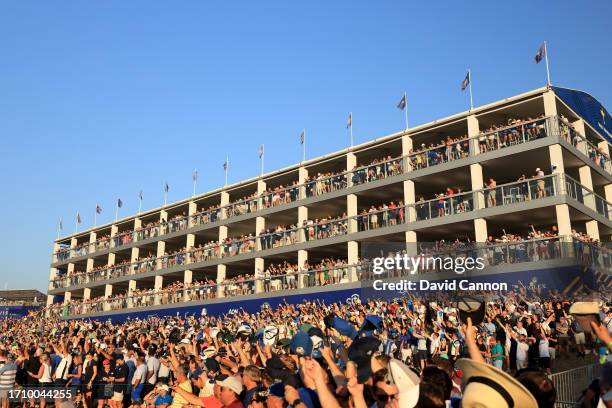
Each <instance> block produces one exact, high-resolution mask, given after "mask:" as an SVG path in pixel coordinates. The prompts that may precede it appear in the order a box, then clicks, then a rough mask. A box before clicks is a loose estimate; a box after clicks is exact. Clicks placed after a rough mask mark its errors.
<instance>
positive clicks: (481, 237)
mask: <svg viewBox="0 0 612 408" xmlns="http://www.w3.org/2000/svg"><path fill="white" fill-rule="evenodd" d="M488 235H489V233H488V231H487V220H486V219H484V218H476V219H475V220H474V236H475V237H476V242H479V243H482V242H485V241H486V240H487V237H488Z"/></svg>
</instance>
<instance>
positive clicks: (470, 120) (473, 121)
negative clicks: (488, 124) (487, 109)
mask: <svg viewBox="0 0 612 408" xmlns="http://www.w3.org/2000/svg"><path fill="white" fill-rule="evenodd" d="M467 128H468V137H469V138H470V141H469V145H470V149H472V151H471V152H470V155H476V154H480V146H479V144H478V135H480V125H479V123H478V118H476V115H469V116H468V117H467Z"/></svg>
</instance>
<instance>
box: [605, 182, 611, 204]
mask: <svg viewBox="0 0 612 408" xmlns="http://www.w3.org/2000/svg"><path fill="white" fill-rule="evenodd" d="M604 195H605V196H606V201H607V202H609V203H612V183H610V184H606V186H605V187H604Z"/></svg>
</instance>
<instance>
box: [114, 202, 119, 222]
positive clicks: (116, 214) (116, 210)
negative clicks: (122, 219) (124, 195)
mask: <svg viewBox="0 0 612 408" xmlns="http://www.w3.org/2000/svg"><path fill="white" fill-rule="evenodd" d="M117 218H119V198H117V202H116V203H115V221H117Z"/></svg>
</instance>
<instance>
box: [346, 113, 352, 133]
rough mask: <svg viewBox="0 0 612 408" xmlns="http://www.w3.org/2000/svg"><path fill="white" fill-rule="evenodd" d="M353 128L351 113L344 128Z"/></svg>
mask: <svg viewBox="0 0 612 408" xmlns="http://www.w3.org/2000/svg"><path fill="white" fill-rule="evenodd" d="M352 127H353V112H351V113H349V117H348V121H347V122H346V128H347V129H348V128H352Z"/></svg>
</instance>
